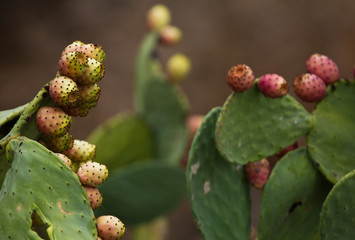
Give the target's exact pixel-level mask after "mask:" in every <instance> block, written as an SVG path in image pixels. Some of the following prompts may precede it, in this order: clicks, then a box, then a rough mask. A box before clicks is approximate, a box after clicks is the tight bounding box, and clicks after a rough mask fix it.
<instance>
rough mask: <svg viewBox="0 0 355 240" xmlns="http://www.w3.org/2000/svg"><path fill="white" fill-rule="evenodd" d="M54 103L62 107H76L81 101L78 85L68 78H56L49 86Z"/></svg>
mask: <svg viewBox="0 0 355 240" xmlns="http://www.w3.org/2000/svg"><path fill="white" fill-rule="evenodd" d="M49 95H50V96H51V99H52V101H53V102H55V103H56V104H58V105H59V106H62V107H74V106H76V105H77V104H78V102H79V99H80V94H79V89H78V85H77V84H76V83H75V82H74V81H73V80H71V79H70V78H68V77H66V76H60V77H56V78H54V79H53V80H52V81H51V83H50V85H49Z"/></svg>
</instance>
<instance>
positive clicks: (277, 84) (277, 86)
mask: <svg viewBox="0 0 355 240" xmlns="http://www.w3.org/2000/svg"><path fill="white" fill-rule="evenodd" d="M258 88H259V90H260V92H262V94H264V96H265V97H269V98H281V97H283V96H285V95H286V94H287V92H288V84H287V82H286V80H285V79H284V78H283V77H281V76H280V75H278V74H275V73H271V74H266V75H263V76H261V77H260V78H259V81H258Z"/></svg>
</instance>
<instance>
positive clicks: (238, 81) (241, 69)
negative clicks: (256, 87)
mask: <svg viewBox="0 0 355 240" xmlns="http://www.w3.org/2000/svg"><path fill="white" fill-rule="evenodd" d="M254 80H255V76H254V72H253V70H251V68H250V67H249V66H247V65H245V64H238V65H237V66H234V67H232V68H231V69H230V70H229V71H228V74H227V84H228V86H229V87H230V88H232V89H233V91H235V92H244V91H246V90H248V89H249V88H251V86H253V84H254Z"/></svg>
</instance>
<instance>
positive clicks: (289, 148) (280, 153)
mask: <svg viewBox="0 0 355 240" xmlns="http://www.w3.org/2000/svg"><path fill="white" fill-rule="evenodd" d="M296 148H298V143H297V142H295V143H293V144H291V145H290V146H287V147H285V148H284V149H282V150H281V151H280V152H279V153H277V154H276V156H277V157H279V158H282V157H283V156H285V155H286V153H288V152H289V151H292V150H295V149H296Z"/></svg>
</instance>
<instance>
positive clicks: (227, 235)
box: [186, 108, 251, 240]
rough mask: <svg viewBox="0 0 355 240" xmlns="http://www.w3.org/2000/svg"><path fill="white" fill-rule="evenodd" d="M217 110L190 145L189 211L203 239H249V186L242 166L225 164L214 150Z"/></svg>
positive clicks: (206, 118)
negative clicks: (190, 209) (190, 210)
mask: <svg viewBox="0 0 355 240" xmlns="http://www.w3.org/2000/svg"><path fill="white" fill-rule="evenodd" d="M219 112H220V108H214V109H212V110H211V111H210V112H209V113H208V114H207V115H206V117H205V119H204V121H203V123H202V125H201V126H200V128H199V130H198V131H197V134H196V135H195V139H194V141H193V143H192V147H191V151H190V157H189V163H188V167H187V172H186V177H187V183H188V184H187V189H188V196H189V201H190V204H191V208H192V212H193V214H194V218H195V221H196V223H197V226H198V227H199V229H200V230H201V232H202V235H203V237H204V239H205V240H214V239H235V240H237V239H241V240H244V239H249V235H250V231H251V229H250V207H251V202H250V197H249V184H248V182H247V181H246V178H245V176H244V171H243V167H242V166H238V165H236V164H235V163H229V162H227V161H225V160H224V159H223V158H222V156H221V155H220V154H219V152H218V150H217V149H216V144H215V124H216V120H217V117H218V114H219Z"/></svg>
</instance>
